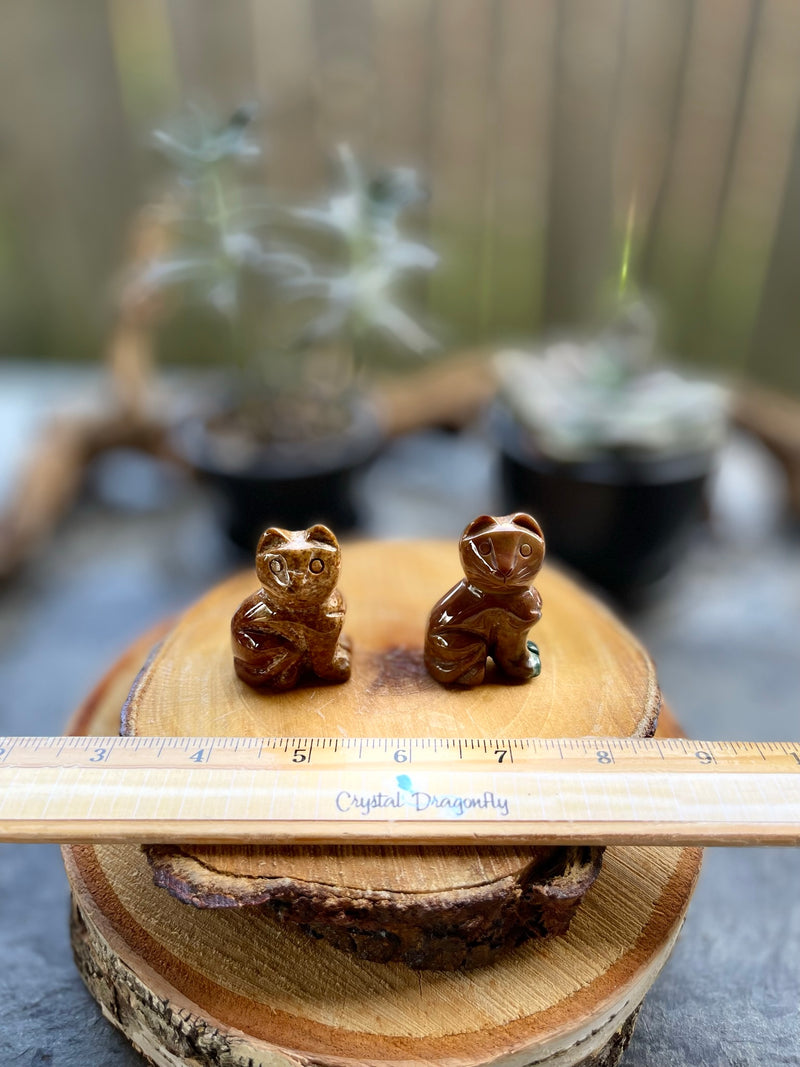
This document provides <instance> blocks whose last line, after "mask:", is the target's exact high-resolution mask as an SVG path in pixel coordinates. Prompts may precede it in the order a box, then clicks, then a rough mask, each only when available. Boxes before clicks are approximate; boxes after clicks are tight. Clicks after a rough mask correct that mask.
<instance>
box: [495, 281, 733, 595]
mask: <svg viewBox="0 0 800 1067" xmlns="http://www.w3.org/2000/svg"><path fill="white" fill-rule="evenodd" d="M497 373H498V377H499V383H500V386H499V399H498V404H497V407H496V409H495V411H494V413H493V427H494V431H495V434H496V436H497V439H498V441H499V443H500V448H501V469H502V478H503V487H504V493H505V495H506V498H507V506H508V507H509V509H511V508H517V507H525V508H529V509H530V510H531V511H533V512H534V513H535V514H536V515H537V516H538V517H539V518H540V519H541V521H542V524H543V526H544V528H545V530H546V533H547V539H548V545H552V546H553V548H554V550H555V552H556V554H558V555H560V556H561V558H562V559H564V560H565V561H566V562H567V563H568V564H570V565H571V566H573V567H575V568H576V569H578V570H580V571H582V572H583V573H584V574H586V575H587V576H588V577H589V578H591V579H592V580H593V581H595V582H597V583H598V584H600V585H602V586H604V587H605V588H607V589H608V590H610V591H611V592H613V593H615V594H616V595H618V596H621V597H630V596H631V595H635V594H636V592H637V591H638V590H640V589H642V588H643V587H647V586H648V585H650V584H651V583H652V582H654V581H655V580H657V579H659V578H661V577H662V576H663V575H664V574H665V573H666V572H667V571H668V569H669V567H670V566H671V564H672V563H673V562H674V561H675V560H676V559H677V558H678V556H679V555H680V553H681V552H682V550H683V548H684V547H685V542H686V538H687V535H688V534H689V532H690V531H691V528H692V525H693V523H694V521H695V520H696V518H697V516H698V513H699V512H700V511H701V509H702V506H703V497H704V489H705V485H706V482H707V479H708V475H709V473H710V471H711V470H712V468H713V464H714V457H715V453H716V450H717V448H718V446H719V445H720V443H721V441H722V439H723V436H724V432H725V426H726V393H725V391H724V390H723V389H722V388H721V387H720V386H718V385H716V384H714V383H711V382H708V381H701V380H697V379H693V378H689V377H686V376H685V375H683V374H681V373H679V372H678V371H677V370H675V369H674V368H672V367H670V366H668V365H666V364H665V363H663V362H662V361H661V360H660V359H659V358H658V356H657V346H656V325H655V318H654V315H653V313H652V311H651V309H650V308H649V307H648V305H646V304H645V303H643V302H641V301H634V302H628V303H626V304H623V305H621V307H620V310H619V311H618V314H617V316H616V318H615V319H614V321H613V322H612V324H611V326H610V327H609V328H608V329H606V330H605V331H604V332H602V333H600V334H599V335H597V336H595V337H591V338H589V339H587V340H583V341H577V340H565V341H561V342H558V343H553V344H550V345H547V346H545V347H544V348H543V349H542V350H541V351H539V352H535V353H534V352H530V353H529V352H520V351H506V352H502V353H499V354H498V357H497Z"/></svg>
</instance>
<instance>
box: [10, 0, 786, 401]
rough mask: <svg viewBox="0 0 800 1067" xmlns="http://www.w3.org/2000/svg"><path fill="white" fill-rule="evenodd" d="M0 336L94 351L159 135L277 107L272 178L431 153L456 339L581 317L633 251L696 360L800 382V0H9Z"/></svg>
mask: <svg viewBox="0 0 800 1067" xmlns="http://www.w3.org/2000/svg"><path fill="white" fill-rule="evenodd" d="M0 12H1V14H2V32H1V33H0V101H2V104H0V155H1V157H2V167H1V168H0V350H1V351H2V352H3V353H4V354H14V355H23V356H27V355H44V356H53V357H56V356H58V357H64V356H66V357H74V356H95V355H96V354H97V352H98V351H99V349H100V346H101V342H102V336H103V331H104V329H105V319H106V316H107V313H108V307H109V301H108V283H109V279H110V278H111V277H112V276H113V272H114V269H115V265H116V264H117V263H118V261H119V257H120V254H121V249H122V244H123V240H124V233H125V225H126V222H127V220H128V219H129V218H130V216H131V213H132V212H133V210H134V209H135V207H136V206H137V204H139V203H141V202H142V201H143V200H144V199H145V198H146V196H147V192H148V182H149V180H150V174H151V167H152V163H151V160H150V156H149V154H148V152H147V149H146V144H147V132H148V130H149V129H151V128H152V127H153V126H154V125H158V124H159V123H160V122H162V121H163V120H164V118H165V116H168V115H170V114H171V113H174V112H176V111H178V110H180V109H181V107H182V106H183V105H184V103H185V102H186V101H187V100H191V99H201V100H206V101H211V102H213V103H214V104H215V105H216V106H217V107H218V108H219V109H220V111H223V110H224V109H226V108H228V107H230V108H232V107H233V106H235V105H236V104H237V103H238V102H240V101H241V100H245V99H248V100H251V99H255V100H263V101H265V103H266V115H267V121H266V134H267V137H268V140H269V145H270V148H269V155H268V157H267V159H266V162H265V165H266V166H267V168H268V173H269V179H270V181H271V182H272V183H273V184H274V185H275V186H277V187H278V188H279V189H285V190H288V191H291V192H292V193H297V194H298V195H299V194H305V193H306V192H308V193H313V192H314V191H315V190H319V189H320V188H321V186H322V185H323V183H324V180H325V166H326V164H325V159H326V151H327V149H328V148H329V147H330V146H331V145H332V144H334V143H335V142H337V141H339V140H347V141H349V142H350V143H351V144H352V145H353V146H354V147H355V148H356V149H357V150H358V151H359V152H360V153H362V154H363V155H364V157H365V158H367V159H369V160H371V161H373V162H374V163H376V164H381V163H386V164H390V163H411V164H414V165H416V166H419V167H420V168H422V170H423V171H424V172H425V173H426V175H427V178H428V182H429V185H430V194H431V195H430V199H429V202H428V204H427V206H426V209H425V213H424V219H423V220H422V222H421V225H422V227H423V229H424V230H425V231H427V237H428V239H429V240H430V241H431V243H433V244H434V245H435V247H436V248H437V249H438V250H439V252H440V253H441V255H442V266H441V268H440V269H439V270H438V271H437V272H436V274H435V275H434V276H433V277H432V278H431V279H430V281H429V283H428V284H426V286H425V287H424V294H423V295H424V298H425V300H426V301H427V303H428V305H429V309H430V312H431V313H432V315H433V316H434V317H435V318H436V319H437V320H439V321H440V322H441V323H442V324H443V325H444V328H445V332H446V333H447V334H448V336H449V337H450V338H452V339H453V340H454V341H458V342H461V341H469V342H471V341H474V340H485V339H494V338H504V337H509V336H518V335H535V334H537V333H538V332H539V331H541V330H543V329H547V328H550V327H554V326H558V325H564V324H566V325H570V324H580V323H585V322H586V321H588V320H589V319H590V318H591V316H592V314H593V313H594V312H595V310H596V308H597V304H598V299H599V298H600V296H601V295H602V293H603V292H607V291H608V290H609V289H610V288H611V287H612V286H613V284H614V279H615V277H616V275H617V273H618V271H619V266H620V262H621V255H622V246H623V240H624V233H625V225H626V219H627V218H628V214H629V212H631V211H633V212H634V219H635V222H634V227H633V245H632V249H631V252H632V255H631V275H632V277H633V278H634V280H635V281H636V282H637V283H638V284H639V285H640V286H642V287H644V288H645V289H647V290H649V291H651V292H653V293H654V294H656V296H657V297H658V298H659V300H660V301H661V304H662V307H663V309H664V310H665V313H666V316H665V324H666V328H667V335H668V339H669V342H670V343H671V345H672V346H673V348H674V349H675V350H676V351H677V352H679V353H680V354H682V355H684V356H686V357H687V358H691V359H694V360H698V361H701V362H703V363H706V364H711V365H715V366H719V367H722V368H724V369H726V370H729V371H734V372H741V371H744V372H746V373H748V374H750V375H752V376H754V377H756V378H758V379H759V380H762V381H764V382H768V383H772V384H777V385H779V386H781V387H783V388H786V389H790V390H794V391H798V392H800V360H799V359H798V348H799V347H800V299H798V295H800V125H799V119H800V4H798V3H797V0H225V2H221V0H26V2H25V3H22V2H17V0H2V3H0Z"/></svg>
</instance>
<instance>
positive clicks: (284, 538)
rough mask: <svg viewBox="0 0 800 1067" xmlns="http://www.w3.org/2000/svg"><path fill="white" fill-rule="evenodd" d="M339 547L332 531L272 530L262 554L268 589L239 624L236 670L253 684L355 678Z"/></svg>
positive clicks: (262, 577)
mask: <svg viewBox="0 0 800 1067" xmlns="http://www.w3.org/2000/svg"><path fill="white" fill-rule="evenodd" d="M340 566H341V551H340V549H339V542H338V541H337V540H336V537H335V536H334V534H333V533H332V532H331V531H330V530H329V529H328V528H327V526H322V525H317V526H312V527H310V529H308V530H293V531H292V530H281V529H279V528H278V527H271V528H270V529H269V530H266V531H265V532H264V533H263V534H262V535H261V539H260V541H259V543H258V548H257V550H256V574H257V575H258V578H259V581H260V582H261V588H260V589H259V590H258V591H257V592H255V593H253V594H252V595H251V596H249V597H247V598H246V599H245V600H244V601H243V602H242V604H241V605H240V606H239V608H238V610H237V611H236V613H235V615H234V616H233V619H232V620H231V639H232V644H233V664H234V668H235V670H236V673H237V675H238V676H239V678H241V679H242V681H243V682H247V684H248V685H252V686H256V687H258V688H264V689H272V690H278V691H280V690H286V689H291V688H293V687H294V686H295V685H296V684H297V682H298V680H299V679H300V677H301V676H302V675H309V674H311V675H314V676H316V677H317V678H319V679H322V680H324V681H326V682H345V681H347V679H348V678H349V677H350V646H349V644H348V642H347V640H346V638H343V637H342V624H343V623H344V615H345V604H344V598H343V597H342V594H341V593H340V592H339V590H338V589H337V588H336V583H337V581H338V580H339V569H340Z"/></svg>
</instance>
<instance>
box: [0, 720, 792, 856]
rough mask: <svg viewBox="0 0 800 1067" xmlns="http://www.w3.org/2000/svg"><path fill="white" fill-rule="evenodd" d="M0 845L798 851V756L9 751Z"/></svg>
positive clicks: (321, 748) (233, 747)
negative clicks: (770, 847) (739, 847)
mask: <svg viewBox="0 0 800 1067" xmlns="http://www.w3.org/2000/svg"><path fill="white" fill-rule="evenodd" d="M0 840H5V841H14V840H17V841H46V840H49V841H61V842H77V841H109V842H110V841H117V842H120V841H139V842H151V843H159V842H161V843H169V842H178V843H179V842H181V841H184V842H185V841H194V842H198V843H200V842H218V843H221V842H258V841H260V842H263V843H273V844H279V843H280V844H286V843H294V844H299V843H323V842H340V843H341V842H345V841H346V842H348V843H370V842H371V843H376V844H377V843H386V842H387V841H393V842H397V843H407V844H411V843H415V844H425V843H427V844H451V845H458V844H476V843H479V844H486V845H488V844H529V843H530V844H532V843H542V844H554V843H564V842H573V843H584V844H613V843H640V844H799V843H800V743H797V742H795V743H790V742H719V741H702V742H701V741H693V740H686V739H672V738H670V739H663V740H659V739H641V738H625V739H620V738H601V737H590V738H561V739H558V738H556V739H552V738H550V739H537V738H492V739H485V738H480V739H477V738H317V737H262V738H254V737H246V738H239V737H194V738H191V737H176V738H141V737H69V738H64V737H53V738H36V737H5V738H0Z"/></svg>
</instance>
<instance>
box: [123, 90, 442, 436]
mask: <svg viewBox="0 0 800 1067" xmlns="http://www.w3.org/2000/svg"><path fill="white" fill-rule="evenodd" d="M254 114H255V112H254V109H253V108H251V107H247V106H243V107H240V108H238V109H237V110H236V111H235V112H234V114H233V115H232V116H231V117H230V118H229V119H228V121H227V122H225V123H223V124H221V125H220V124H219V123H214V122H212V121H211V120H210V119H209V117H208V116H207V115H205V114H203V113H202V112H200V111H195V112H194V113H193V114H192V115H191V116H190V118H189V120H188V121H187V120H184V121H183V123H182V124H181V125H180V126H178V127H176V129H175V130H170V131H165V130H158V131H156V133H155V134H154V142H155V145H156V147H157V148H158V149H159V150H160V151H161V152H162V154H163V155H164V156H165V157H166V158H167V159H168V161H169V162H170V164H171V165H172V167H173V169H174V171H175V172H176V176H177V179H178V180H177V183H176V184H177V188H176V191H175V193H174V195H173V197H172V199H171V201H170V207H169V211H168V217H167V219H166V223H167V226H168V228H169V230H170V240H169V242H168V251H167V252H166V253H162V254H161V255H160V256H159V257H158V258H155V259H154V260H152V261H151V262H150V263H149V264H147V266H146V268H145V269H144V270H143V271H142V272H141V274H140V276H139V277H138V279H137V280H138V284H139V285H140V287H141V289H142V292H143V294H144V295H147V294H149V293H152V292H153V291H159V290H163V289H167V288H169V289H172V288H177V289H179V290H180V292H181V294H182V295H183V296H184V297H185V298H186V299H187V300H188V301H194V302H199V303H202V304H205V305H207V306H210V307H211V308H213V309H215V311H216V312H218V313H219V314H221V315H222V316H223V317H224V318H225V319H226V320H227V322H228V324H229V329H230V337H231V348H232V351H233V353H234V355H235V357H236V360H237V362H238V365H239V369H240V372H241V382H240V388H239V395H240V405H241V416H242V417H241V418H240V422H242V423H245V424H247V427H248V428H249V430H250V431H251V432H253V433H255V435H256V436H259V437H278V438H285V437H287V436H296V435H297V434H298V433H300V434H301V435H304V434H308V435H311V436H313V434H314V433H315V429H314V425H315V424H317V430H318V431H319V432H327V431H329V430H330V429H331V428H332V427H333V426H335V425H336V424H337V422H338V423H339V424H340V425H341V423H342V420H343V419H346V418H347V412H346V410H345V409H346V408H347V404H348V400H347V398H348V396H349V394H350V392H351V391H352V388H353V386H354V382H355V380H356V377H357V375H358V373H359V372H360V371H361V370H362V369H363V367H364V365H365V363H366V362H367V360H368V357H369V353H370V349H369V348H368V346H367V344H366V341H367V338H368V337H369V335H370V334H372V333H384V334H387V335H389V336H390V337H391V338H393V339H394V340H395V341H397V342H399V343H400V345H401V346H403V347H404V348H406V349H410V350H412V351H414V352H416V353H420V354H422V353H426V352H428V351H431V350H433V349H434V348H435V347H436V346H435V342H434V341H433V339H432V338H431V337H430V336H429V335H428V334H427V333H426V332H425V330H424V329H423V328H422V327H421V326H419V325H418V324H417V322H416V321H415V320H414V319H413V318H412V316H411V315H409V314H408V312H407V311H405V310H404V309H403V308H402V307H401V306H400V304H399V303H398V298H397V290H398V288H399V285H398V283H399V281H400V280H401V279H402V277H403V276H405V274H406V273H407V272H409V271H411V270H419V269H430V268H431V267H433V265H434V264H435V262H436V256H435V255H434V253H433V252H432V251H431V250H430V249H429V248H427V247H425V246H424V245H421V244H418V243H415V242H413V241H409V240H406V239H405V238H404V237H403V236H402V234H401V232H400V229H399V224H398V220H399V216H400V215H401V213H402V211H403V210H404V209H405V208H406V207H407V206H409V205H410V204H412V203H414V202H415V201H417V200H418V199H419V198H420V197H421V195H422V189H421V186H420V183H419V181H418V179H417V176H416V174H415V172H414V171H412V170H409V169H405V168H395V169H391V170H387V171H385V172H382V173H379V174H377V175H375V176H374V177H368V176H367V175H366V174H365V173H364V171H363V170H362V168H361V166H360V165H359V163H358V162H357V160H356V158H355V156H354V155H353V153H352V151H351V150H350V149H349V148H348V147H347V146H340V147H339V148H338V150H337V160H338V163H339V168H340V171H341V179H342V189H341V191H339V192H337V193H335V194H333V195H331V196H330V197H329V198H328V199H327V200H326V201H325V202H323V203H321V204H319V205H311V206H293V205H285V204H282V203H279V202H278V201H277V200H276V199H275V198H274V197H271V196H270V195H268V192H267V190H266V189H265V188H263V186H261V185H256V186H248V185H246V184H244V183H243V182H242V180H241V177H240V173H239V172H240V170H241V168H242V166H243V165H246V164H247V163H249V162H252V161H253V160H254V159H257V158H258V157H259V155H260V149H259V147H258V145H256V144H255V142H254V141H252V139H251V137H250V131H251V126H252V120H253V117H254ZM319 231H325V232H326V233H327V234H328V235H331V234H332V235H333V236H334V238H335V241H334V245H335V249H334V256H333V258H332V260H331V257H323V256H322V255H321V253H320V249H319V243H320V242H319V240H318V232H319ZM307 302H308V303H310V307H307V306H306V304H307ZM298 322H299V325H298ZM320 350H324V351H323V352H322V356H323V361H324V360H325V359H327V364H328V366H327V369H325V368H323V370H322V372H321V371H320ZM337 406H338V407H339V408H340V410H339V411H338V412H337V411H336V410H335V409H336V408H337ZM315 409H316V414H315ZM320 423H322V424H324V425H320Z"/></svg>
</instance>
